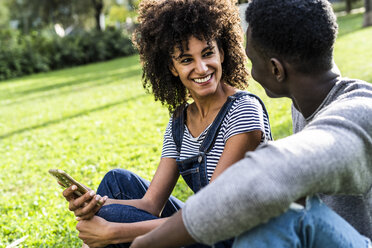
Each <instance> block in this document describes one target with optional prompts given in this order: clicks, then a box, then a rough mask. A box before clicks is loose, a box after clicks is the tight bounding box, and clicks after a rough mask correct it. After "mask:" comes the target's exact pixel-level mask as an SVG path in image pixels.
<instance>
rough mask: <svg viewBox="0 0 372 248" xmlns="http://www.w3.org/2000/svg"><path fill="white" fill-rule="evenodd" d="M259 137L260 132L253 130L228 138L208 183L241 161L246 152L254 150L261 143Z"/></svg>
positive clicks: (260, 135)
mask: <svg viewBox="0 0 372 248" xmlns="http://www.w3.org/2000/svg"><path fill="white" fill-rule="evenodd" d="M261 137H262V131H261V130H254V131H251V132H247V133H241V134H237V135H234V136H232V137H230V138H229V139H228V140H227V141H226V145H225V148H224V150H223V152H222V155H221V158H220V160H219V161H218V164H217V167H216V169H215V171H214V173H213V175H212V178H211V180H210V181H211V182H212V181H213V180H214V179H216V178H217V177H218V176H219V175H220V174H221V173H222V172H223V171H224V170H226V169H227V168H229V167H230V166H231V165H232V164H234V163H236V162H238V161H239V160H241V159H242V158H243V157H244V154H245V153H246V152H248V151H253V150H255V149H256V147H257V146H258V145H259V144H260V142H261Z"/></svg>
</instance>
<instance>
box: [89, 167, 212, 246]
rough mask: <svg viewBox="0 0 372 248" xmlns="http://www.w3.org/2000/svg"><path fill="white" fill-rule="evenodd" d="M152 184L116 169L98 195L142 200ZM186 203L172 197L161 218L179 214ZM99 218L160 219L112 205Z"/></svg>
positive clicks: (103, 181) (105, 181) (112, 171)
mask: <svg viewBox="0 0 372 248" xmlns="http://www.w3.org/2000/svg"><path fill="white" fill-rule="evenodd" d="M149 185H150V183H149V182H148V181H146V180H144V179H143V178H141V177H139V176H138V175H136V174H134V173H132V172H130V171H127V170H123V169H115V170H111V171H110V172H108V173H107V174H106V175H105V177H104V178H103V179H102V182H101V183H100V185H99V187H98V189H97V194H99V195H101V196H105V195H107V196H108V197H109V198H111V199H120V200H131V199H141V198H142V197H143V196H144V195H145V193H146V191H147V189H148V186H149ZM183 205H184V203H183V202H182V201H180V200H178V199H177V198H175V197H173V196H171V197H170V198H169V199H168V201H167V203H166V205H165V207H164V209H163V212H162V214H161V217H169V216H171V215H172V214H174V213H175V212H177V211H178V210H179V209H180V208H181V207H182V206H183ZM96 215H97V216H100V217H102V218H104V219H105V220H107V221H110V222H119V223H132V222H138V221H144V220H154V219H158V218H159V217H157V216H154V215H152V214H150V213H148V212H146V211H144V210H141V209H138V208H135V207H133V206H128V205H121V204H110V205H105V206H103V207H102V208H101V209H100V210H99V211H98V212H97V213H96ZM129 245H130V244H129V243H125V244H117V245H109V246H107V247H110V248H119V247H120V248H123V247H129ZM207 247H209V246H206V245H202V244H195V245H191V246H187V248H207Z"/></svg>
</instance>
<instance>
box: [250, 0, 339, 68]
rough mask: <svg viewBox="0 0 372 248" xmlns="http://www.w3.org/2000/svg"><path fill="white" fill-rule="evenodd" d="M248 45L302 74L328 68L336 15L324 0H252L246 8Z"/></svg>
mask: <svg viewBox="0 0 372 248" xmlns="http://www.w3.org/2000/svg"><path fill="white" fill-rule="evenodd" d="M246 21H247V22H248V24H249V28H248V29H249V30H248V32H247V35H248V33H250V34H249V35H250V38H251V39H250V42H251V44H250V45H251V46H253V47H254V49H255V50H256V51H257V52H258V53H260V55H261V56H262V57H264V58H268V59H269V58H277V59H279V60H281V62H286V63H288V64H290V65H291V66H292V67H293V68H294V69H295V70H297V71H298V72H300V73H304V74H313V73H320V72H324V71H327V70H330V69H331V68H332V64H333V58H332V57H333V45H334V42H335V39H336V35H337V23H336V17H335V15H334V13H333V11H332V8H331V5H330V3H329V2H328V1H327V0H253V1H251V3H250V4H249V6H248V8H247V10H246Z"/></svg>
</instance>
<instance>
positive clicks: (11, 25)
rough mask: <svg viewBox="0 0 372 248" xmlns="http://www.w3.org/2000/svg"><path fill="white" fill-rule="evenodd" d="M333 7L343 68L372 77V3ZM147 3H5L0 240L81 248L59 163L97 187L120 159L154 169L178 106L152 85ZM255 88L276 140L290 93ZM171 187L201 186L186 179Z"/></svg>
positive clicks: (0, 52) (147, 174) (0, 9)
mask: <svg viewBox="0 0 372 248" xmlns="http://www.w3.org/2000/svg"><path fill="white" fill-rule="evenodd" d="M242 2H243V1H242ZM348 3H351V5H350V6H349V5H348ZM332 4H333V6H334V9H335V11H336V12H337V15H338V23H339V27H340V30H339V35H338V38H337V42H336V45H335V61H336V63H337V65H338V66H339V68H340V70H341V72H342V74H343V76H346V77H351V78H360V79H363V80H365V81H368V82H372V45H371V44H372V43H371V40H372V27H364V26H368V25H367V24H368V22H369V21H370V19H371V17H370V16H371V13H370V14H369V15H368V13H366V11H367V12H368V10H369V9H370V8H371V7H372V3H371V0H366V1H365V2H363V1H360V0H357V1H354V0H348V1H341V2H333V3H332ZM137 6H138V1H134V0H132V1H125V0H121V1H119V0H117V1H113V0H112V1H111V0H107V1H106V0H79V1H73V0H69V1H67V0H65V1H62V0H60V1H59V0H33V1H24V0H1V1H0V171H1V173H0V195H1V199H2V200H1V201H0V247H9V248H10V247H80V246H81V241H80V240H79V239H78V238H77V234H78V233H77V231H76V230H75V225H76V221H75V219H74V216H73V214H72V213H71V212H69V211H68V210H67V203H66V201H65V200H64V199H63V197H62V195H61V192H62V189H61V188H59V187H58V185H57V184H56V182H55V181H54V179H53V178H52V177H51V176H50V175H48V172H47V171H48V169H50V168H60V169H63V170H65V171H67V172H68V173H69V174H71V175H72V176H73V177H75V178H76V179H78V180H79V181H81V182H83V183H85V184H86V185H87V186H89V187H91V188H93V189H96V188H97V186H98V185H99V182H100V180H101V179H102V177H103V176H104V174H105V173H106V172H107V171H109V170H110V169H113V168H125V169H129V170H131V171H133V172H135V173H137V174H139V175H141V176H143V177H144V178H146V179H148V180H150V179H151V178H152V175H153V174H154V172H155V170H156V167H157V164H158V162H159V158H160V153H161V147H162V137H163V132H164V130H165V126H166V124H167V122H168V119H169V113H168V111H167V109H166V107H164V106H161V104H160V103H159V102H155V101H154V97H153V96H152V95H151V94H148V93H146V91H145V90H144V89H143V87H142V83H141V73H142V71H141V66H140V63H139V57H138V55H136V51H135V49H134V48H133V46H132V45H131V43H130V34H131V32H132V31H133V28H135V25H136V8H137ZM248 66H250V65H249V64H248ZM248 90H249V91H251V92H253V93H255V94H257V95H259V96H260V97H261V98H262V99H263V101H264V102H265V104H266V106H267V109H268V111H269V114H270V118H271V125H272V129H273V134H274V138H275V139H279V138H282V137H285V136H287V135H289V134H291V132H292V131H291V128H292V127H291V119H290V101H289V100H287V99H270V98H268V97H267V96H266V95H265V93H264V91H263V89H262V88H261V87H260V86H259V85H258V84H257V83H256V82H254V81H253V80H251V81H250V87H249V89H248ZM173 193H174V195H175V196H176V197H179V198H180V199H182V200H186V199H187V197H188V196H189V195H191V191H190V190H189V189H188V188H187V186H186V184H185V183H184V182H183V180H182V179H180V180H179V183H178V184H177V186H176V188H175V190H174V192H173Z"/></svg>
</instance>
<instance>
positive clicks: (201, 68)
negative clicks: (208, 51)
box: [195, 60, 208, 75]
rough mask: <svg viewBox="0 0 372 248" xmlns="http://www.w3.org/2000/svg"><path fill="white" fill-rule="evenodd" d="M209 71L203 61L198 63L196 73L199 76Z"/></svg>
mask: <svg viewBox="0 0 372 248" xmlns="http://www.w3.org/2000/svg"><path fill="white" fill-rule="evenodd" d="M207 71H208V66H207V63H205V61H203V60H199V61H196V65H195V72H196V73H198V74H201V75H203V74H205V73H206V72H207Z"/></svg>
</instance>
